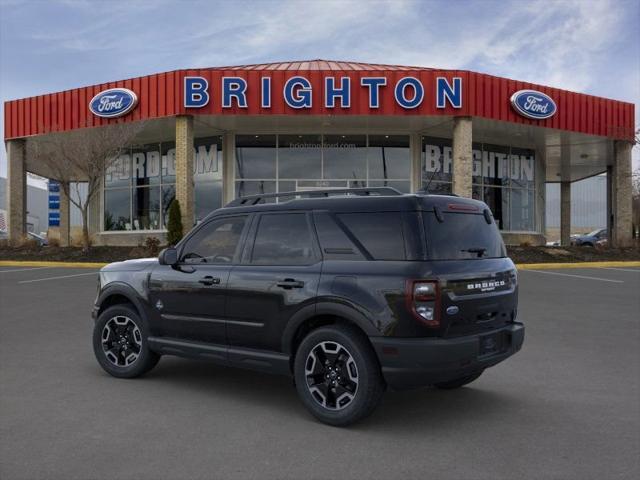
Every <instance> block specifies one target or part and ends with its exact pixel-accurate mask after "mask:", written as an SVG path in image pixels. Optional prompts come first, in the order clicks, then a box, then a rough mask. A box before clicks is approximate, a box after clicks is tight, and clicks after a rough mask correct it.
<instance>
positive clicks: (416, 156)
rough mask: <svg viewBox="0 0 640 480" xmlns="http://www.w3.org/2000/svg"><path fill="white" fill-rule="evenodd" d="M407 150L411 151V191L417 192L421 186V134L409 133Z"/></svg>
mask: <svg viewBox="0 0 640 480" xmlns="http://www.w3.org/2000/svg"><path fill="white" fill-rule="evenodd" d="M409 151H410V152H411V191H412V192H417V191H418V190H420V189H421V188H422V135H420V134H419V133H413V134H411V137H410V140H409Z"/></svg>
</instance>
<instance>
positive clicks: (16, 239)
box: [7, 139, 27, 245]
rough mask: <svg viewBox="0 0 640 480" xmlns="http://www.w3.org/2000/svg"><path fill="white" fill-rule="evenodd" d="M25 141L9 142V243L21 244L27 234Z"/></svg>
mask: <svg viewBox="0 0 640 480" xmlns="http://www.w3.org/2000/svg"><path fill="white" fill-rule="evenodd" d="M25 148H26V145H25V141H24V140H22V139H19V140H9V141H8V142H7V228H8V231H9V242H10V243H11V244H14V245H15V244H18V243H20V242H21V241H22V240H23V239H24V237H25V235H26V234H27V172H26V169H25Z"/></svg>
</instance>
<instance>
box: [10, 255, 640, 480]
mask: <svg viewBox="0 0 640 480" xmlns="http://www.w3.org/2000/svg"><path fill="white" fill-rule="evenodd" d="M16 270H20V269H17V268H15V267H14V268H11V267H7V268H2V269H0V478H2V479H3V480H9V479H17V478H22V479H64V480H70V479H82V480H88V479H93V478H96V479H97V478H100V479H118V480H128V479H137V480H142V479H201V478H202V479H205V478H206V479H212V478H224V479H231V478H243V479H244V478H256V479H269V478H278V479H285V478H291V479H301V478H317V479H327V478H338V479H348V478H402V479H405V478H406V479H414V478H421V479H425V478H452V479H457V480H459V479H491V480H497V479H521V478H531V479H536V480H539V479H543V478H558V479H572V478H575V479H580V480H585V479H598V480H602V479H615V478H625V479H626V478H629V479H631V478H640V463H639V460H638V459H639V455H638V453H639V452H640V297H639V296H638V292H639V291H640V269H627V270H624V269H597V270H596V269H581V270H557V271H548V270H545V271H539V272H536V271H523V272H521V273H520V281H521V300H520V318H521V319H522V320H523V321H524V322H525V323H526V324H527V338H526V341H525V346H524V349H523V351H522V352H520V353H519V354H518V355H516V356H515V357H514V358H512V359H510V360H509V361H507V362H506V363H504V364H501V365H499V366H497V367H495V368H493V369H492V370H490V371H488V372H486V373H485V375H483V377H481V378H480V379H479V380H478V381H477V382H475V383H474V384H472V386H469V387H467V388H463V389H461V390H458V391H449V392H446V391H437V390H429V389H424V390H419V391H413V392H403V393H390V394H387V395H386V396H385V398H384V400H383V403H382V405H381V407H380V408H379V409H378V410H377V412H376V413H375V414H374V416H372V417H371V418H370V419H368V420H367V421H365V422H364V423H361V424H359V425H356V426H354V427H352V428H349V429H337V428H331V427H328V426H324V425H322V424H319V423H317V422H316V421H314V420H313V419H312V418H311V417H310V416H309V415H308V414H307V412H306V411H305V409H304V408H303V407H302V405H301V404H300V402H299V401H298V399H297V397H296V392H295V390H294V389H293V388H292V387H291V384H290V381H289V380H287V379H286V378H281V377H274V376H265V375H261V374H257V373H253V372H247V371H241V370H234V369H225V368H222V367H217V366H214V365H210V364H206V363H199V362H194V361H189V360H182V359H177V358H164V359H163V360H162V361H161V362H160V364H159V365H158V367H156V369H155V370H154V371H152V372H151V373H150V374H149V375H148V376H146V377H144V378H141V379H137V380H117V379H114V378H111V377H109V376H108V375H107V374H105V373H104V372H103V371H102V370H101V369H100V368H99V367H98V365H97V363H96V361H95V360H94V357H93V353H92V350H91V346H90V335H91V321H90V319H89V310H90V306H91V303H92V301H93V298H94V295H95V288H96V278H95V274H94V273H93V271H91V270H79V269H78V270H74V269H53V268H49V269H29V270H24V271H16ZM73 275H75V276H73ZM56 277H65V278H56ZM45 278H46V279H47V280H41V279H45ZM50 278H52V279H51V280H49V279H50ZM34 280H38V281H34ZM21 282H22V283H21Z"/></svg>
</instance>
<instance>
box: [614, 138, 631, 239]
mask: <svg viewBox="0 0 640 480" xmlns="http://www.w3.org/2000/svg"><path fill="white" fill-rule="evenodd" d="M631 147H632V143H631V142H622V141H617V142H616V143H615V159H614V160H615V164H614V166H613V169H612V172H613V178H612V179H611V188H612V192H611V196H612V203H613V211H612V213H613V221H612V223H613V225H612V234H613V235H612V238H611V245H612V246H615V247H628V246H630V245H631V243H632V232H631V228H632V226H631V224H632V214H631V196H632V178H631Z"/></svg>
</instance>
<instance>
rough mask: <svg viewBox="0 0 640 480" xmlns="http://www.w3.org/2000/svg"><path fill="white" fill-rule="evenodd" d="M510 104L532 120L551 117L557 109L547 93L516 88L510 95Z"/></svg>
mask: <svg viewBox="0 0 640 480" xmlns="http://www.w3.org/2000/svg"><path fill="white" fill-rule="evenodd" d="M511 105H512V106H513V108H514V110H515V111H516V112H518V113H519V114H520V115H522V116H523V117H527V118H531V119H533V120H545V119H547V118H551V117H553V116H554V115H555V114H556V111H557V110H558V108H557V107H556V102H554V101H553V99H552V98H551V97H550V96H549V95H546V94H544V93H542V92H538V91H536V90H518V91H517V92H516V93H514V94H513V95H511Z"/></svg>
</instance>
